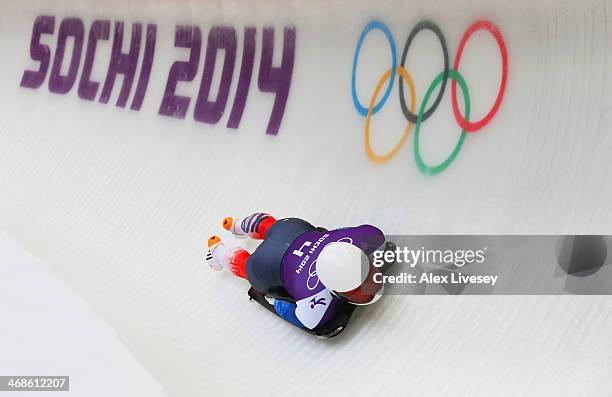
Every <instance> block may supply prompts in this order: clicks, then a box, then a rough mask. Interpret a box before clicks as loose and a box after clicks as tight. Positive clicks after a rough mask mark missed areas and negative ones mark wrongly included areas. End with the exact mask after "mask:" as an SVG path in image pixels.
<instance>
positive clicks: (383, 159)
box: [365, 66, 416, 163]
mask: <svg viewBox="0 0 612 397" xmlns="http://www.w3.org/2000/svg"><path fill="white" fill-rule="evenodd" d="M397 74H398V75H400V76H401V77H402V78H403V79H404V81H406V83H408V89H409V90H410V111H411V112H412V113H414V108H415V104H414V103H415V96H416V94H415V91H416V90H415V89H414V81H413V80H412V76H411V75H410V73H408V71H407V70H406V69H404V68H403V67H401V66H398V67H397ZM390 78H391V69H389V70H387V71H386V72H385V73H384V74H383V75H382V77H381V78H380V80H379V81H378V85H376V88H375V89H374V93H373V94H372V99H371V100H370V106H369V107H368V115H367V117H366V120H365V150H366V153H367V154H368V157H369V158H370V160H372V161H373V162H375V163H385V162H387V161H389V160H391V159H392V158H393V157H395V156H396V155H397V153H398V152H399V150H400V149H401V148H402V146H403V145H404V142H406V139H407V138H408V134H410V131H411V130H412V126H413V124H412V123H411V122H410V121H408V124H407V125H406V129H405V130H404V135H402V138H401V139H400V141H399V142H398V143H397V145H395V146H394V147H393V148H392V149H391V150H390V151H389V152H388V153H385V154H383V155H379V154H377V153H375V152H374V149H372V145H371V144H370V120H371V119H372V111H373V109H374V103H375V102H376V99H377V97H378V94H379V93H380V90H381V89H382V86H383V85H384V84H385V82H386V81H387V80H389V79H390Z"/></svg>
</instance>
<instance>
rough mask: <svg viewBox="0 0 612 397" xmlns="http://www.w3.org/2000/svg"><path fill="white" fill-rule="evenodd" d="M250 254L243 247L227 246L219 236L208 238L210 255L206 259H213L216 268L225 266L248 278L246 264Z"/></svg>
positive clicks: (219, 268) (212, 265)
mask: <svg viewBox="0 0 612 397" xmlns="http://www.w3.org/2000/svg"><path fill="white" fill-rule="evenodd" d="M250 255H251V254H249V252H248V251H247V250H245V249H243V248H240V247H226V246H225V244H223V242H222V241H221V239H220V238H219V237H218V236H211V237H210V238H209V239H208V257H207V258H206V259H207V260H209V261H211V267H212V268H213V269H215V270H221V269H223V268H225V269H228V270H229V271H231V272H232V273H234V274H235V275H236V276H238V277H242V278H244V279H246V278H247V275H246V264H247V260H248V259H249V256H250ZM215 262H216V263H215ZM217 264H218V265H219V266H217Z"/></svg>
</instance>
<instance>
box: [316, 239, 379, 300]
mask: <svg viewBox="0 0 612 397" xmlns="http://www.w3.org/2000/svg"><path fill="white" fill-rule="evenodd" d="M378 271H379V270H378V268H376V267H374V266H372V265H371V264H370V260H369V258H368V257H367V256H366V254H365V253H364V252H363V251H362V250H361V249H359V247H357V246H355V245H353V244H351V243H348V242H342V241H336V242H332V243H329V244H327V245H326V246H325V247H323V249H322V250H321V253H320V254H319V256H318V257H317V275H318V276H319V280H321V282H322V283H323V285H325V287H326V288H327V289H329V290H330V291H332V292H333V293H334V294H335V295H338V296H339V297H341V298H343V299H344V300H348V301H350V302H351V303H354V304H357V305H369V304H370V303H374V302H376V301H377V300H378V299H380V297H381V296H382V291H383V284H378V283H374V282H373V275H374V274H375V273H376V272H378Z"/></svg>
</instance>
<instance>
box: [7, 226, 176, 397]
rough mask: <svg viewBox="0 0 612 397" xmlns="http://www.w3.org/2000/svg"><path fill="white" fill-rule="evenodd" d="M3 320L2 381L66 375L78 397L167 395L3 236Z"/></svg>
mask: <svg viewBox="0 0 612 397" xmlns="http://www.w3.org/2000/svg"><path fill="white" fill-rule="evenodd" d="M0 313H1V317H2V318H1V319H0V352H1V353H0V374H1V375H2V376H51V375H68V376H70V395H76V396H92V397H93V396H99V397H107V396H111V395H112V396H126V397H127V396H136V395H141V396H145V395H146V396H163V395H165V394H164V392H163V391H162V389H161V387H160V385H159V384H158V383H157V382H156V381H155V379H154V378H152V377H151V375H150V374H149V373H148V372H147V371H146V370H145V369H144V368H143V367H142V366H141V365H140V363H139V362H138V361H137V360H136V359H135V358H134V356H133V355H132V353H131V352H130V351H129V350H128V349H127V348H126V347H125V346H124V345H123V343H122V342H121V341H120V340H119V338H118V337H117V334H115V332H114V331H113V330H112V329H111V328H110V327H109V326H108V324H106V323H105V322H104V321H103V320H102V319H100V318H99V317H98V316H96V315H95V314H94V313H93V312H92V311H91V309H90V308H89V307H88V306H87V304H86V303H85V302H84V301H83V299H82V298H81V297H79V296H78V295H77V294H75V293H74V291H72V290H70V288H69V287H67V286H66V285H64V284H63V283H62V281H61V280H59V279H58V278H57V277H56V276H55V275H53V274H52V273H51V272H50V271H49V269H48V268H47V267H46V266H45V265H44V264H43V263H41V262H40V260H38V259H36V258H35V257H33V256H32V255H31V254H29V253H28V252H27V251H26V250H24V249H23V248H22V247H20V246H19V245H18V244H17V242H15V240H14V239H12V238H11V237H10V236H9V235H7V234H6V233H5V232H3V231H1V230H0ZM9 394H11V395H12V394H13V393H9ZM61 394H64V393H61ZM19 395H20V396H27V395H35V396H38V395H40V392H30V393H27V392H23V393H19Z"/></svg>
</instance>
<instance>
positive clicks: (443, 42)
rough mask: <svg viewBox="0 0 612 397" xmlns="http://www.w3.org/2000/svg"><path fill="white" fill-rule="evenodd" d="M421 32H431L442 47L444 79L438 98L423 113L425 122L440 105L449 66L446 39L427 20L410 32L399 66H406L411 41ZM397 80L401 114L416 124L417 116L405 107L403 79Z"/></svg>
mask: <svg viewBox="0 0 612 397" xmlns="http://www.w3.org/2000/svg"><path fill="white" fill-rule="evenodd" d="M422 30H431V31H432V32H433V33H434V34H435V35H436V36H437V37H438V40H439V41H440V45H441V46H442V52H443V53H444V79H443V80H442V87H440V91H439V92H438V96H437V97H436V100H435V101H434V102H433V103H432V105H431V107H430V108H429V109H427V110H426V111H425V113H423V120H422V121H425V120H427V119H428V118H429V116H431V115H432V114H433V112H435V111H436V109H437V108H438V106H439V105H440V102H441V101H442V97H443V96H444V89H445V88H446V82H447V81H448V71H449V69H450V66H449V61H448V47H447V46H446V39H445V38H444V35H443V34H442V30H441V29H440V27H438V25H436V24H435V23H433V22H432V21H427V20H425V21H421V22H419V23H418V24H417V25H416V26H415V27H414V28H413V29H412V31H411V32H410V35H409V36H408V39H407V40H406V44H404V51H403V52H402V61H401V63H400V66H401V67H402V68H404V65H405V64H406V55H408V49H409V48H410V45H411V44H412V41H413V40H414V38H415V37H416V35H417V34H419V32H421V31H422ZM398 79H399V98H400V105H401V106H402V112H403V113H404V117H406V119H407V120H408V121H410V122H411V123H413V124H416V122H417V118H418V116H417V115H416V114H414V113H412V112H411V111H410V109H408V106H407V105H406V98H405V97H404V79H402V77H401V76H400V77H398Z"/></svg>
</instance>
